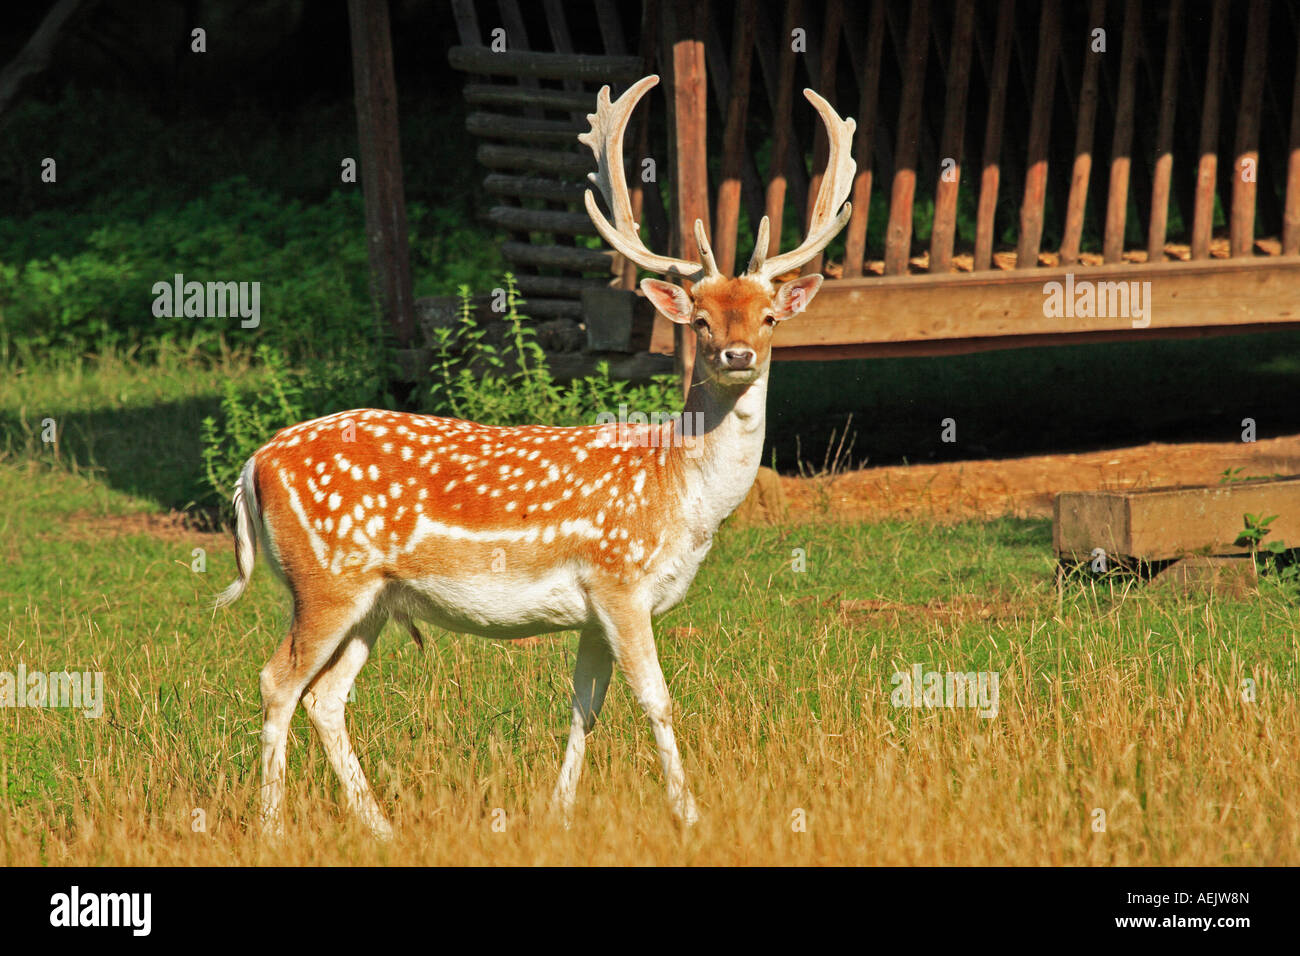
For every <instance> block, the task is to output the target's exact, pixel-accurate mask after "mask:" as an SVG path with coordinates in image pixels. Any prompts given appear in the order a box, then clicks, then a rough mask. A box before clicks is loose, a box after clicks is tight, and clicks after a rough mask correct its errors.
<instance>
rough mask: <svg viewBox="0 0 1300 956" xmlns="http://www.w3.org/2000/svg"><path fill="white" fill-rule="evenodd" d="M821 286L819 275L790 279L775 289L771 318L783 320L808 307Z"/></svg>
mask: <svg viewBox="0 0 1300 956" xmlns="http://www.w3.org/2000/svg"><path fill="white" fill-rule="evenodd" d="M821 287H822V277H821V276H819V275H811V276H800V277H799V278H798V279H791V280H790V281H789V282H787V283H786V284H785V285H783V286H781V288H780V289H778V290H777V293H776V297H775V298H774V299H773V300H772V318H774V319H776V320H777V321H778V322H784V321H785V320H786V319H788V318H790V317H791V316H794V315H798V314H799V313H800V312H802V311H803V310H804V309H806V308H808V305H809V304H810V303H811V302H812V300H813V296H815V295H816V294H817V290H818V289H820V288H821Z"/></svg>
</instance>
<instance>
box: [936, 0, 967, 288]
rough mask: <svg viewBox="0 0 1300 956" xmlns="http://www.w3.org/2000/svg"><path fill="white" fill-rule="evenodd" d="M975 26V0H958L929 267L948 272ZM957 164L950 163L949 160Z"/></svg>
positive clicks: (954, 228) (945, 99)
mask: <svg viewBox="0 0 1300 956" xmlns="http://www.w3.org/2000/svg"><path fill="white" fill-rule="evenodd" d="M974 26H975V5H974V3H973V2H972V0H959V2H958V4H957V15H956V17H955V18H954V20H953V25H952V54H951V56H952V59H951V61H950V62H949V64H948V87H947V90H946V94H945V96H944V106H943V138H942V141H941V142H940V144H939V152H940V153H941V154H942V155H941V156H940V157H939V163H940V167H941V168H940V170H939V179H938V182H937V183H936V185H935V187H934V195H935V199H934V229H933V231H932V232H931V234H930V271H931V272H947V271H948V269H949V267H950V266H951V265H952V245H953V240H954V239H955V238H956V235H957V190H958V189H959V188H960V187H961V161H962V143H963V142H964V140H965V138H966V90H967V88H968V87H969V86H970V58H971V35H972V33H973V32H974ZM950 159H951V160H952V161H953V163H954V166H953V167H951V168H944V167H947V163H948V160H950Z"/></svg>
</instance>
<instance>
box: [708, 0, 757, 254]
mask: <svg viewBox="0 0 1300 956" xmlns="http://www.w3.org/2000/svg"><path fill="white" fill-rule="evenodd" d="M757 23H758V16H757V10H756V0H740V4H739V6H738V7H737V9H736V24H735V29H734V30H733V31H732V40H731V88H730V90H729V93H730V96H729V97H728V101H727V128H726V132H725V133H723V136H722V183H721V184H720V185H719V186H718V206H717V209H718V214H717V216H716V217H715V218H714V223H713V253H714V256H715V257H716V258H717V260H718V268H719V269H721V270H722V271H723V273H724V274H726V275H733V274H734V270H735V268H736V245H737V237H736V233H737V231H738V229H739V227H740V182H741V169H742V163H743V162H744V158H745V119H746V117H747V116H748V114H749V74H750V59H751V57H752V54H753V50H754V32H755V30H756V28H757Z"/></svg>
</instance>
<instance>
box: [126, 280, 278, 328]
mask: <svg viewBox="0 0 1300 956" xmlns="http://www.w3.org/2000/svg"><path fill="white" fill-rule="evenodd" d="M151 291H152V292H153V294H154V300H153V314H154V316H155V317H156V318H160V319H161V318H171V319H180V318H187V319H195V318H220V319H225V318H235V317H236V316H237V317H238V318H239V319H240V323H239V327H240V328H241V329H255V328H257V327H258V326H259V325H261V324H262V283H260V282H196V281H194V280H190V281H189V282H186V281H185V276H183V275H182V274H181V273H179V272H178V273H176V275H174V276H173V277H172V280H171V281H170V282H167V281H161V282H155V283H154V284H153V289H152V290H151Z"/></svg>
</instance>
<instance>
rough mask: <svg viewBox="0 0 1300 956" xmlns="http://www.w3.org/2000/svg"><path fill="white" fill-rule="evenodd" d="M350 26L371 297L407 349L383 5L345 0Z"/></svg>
mask: <svg viewBox="0 0 1300 956" xmlns="http://www.w3.org/2000/svg"><path fill="white" fill-rule="evenodd" d="M348 23H349V27H350V30H351V42H352V83H353V91H354V97H355V100H356V111H357V136H358V140H359V141H360V144H361V184H362V195H363V197H364V200H365V209H366V250H367V252H368V254H369V259H370V292H371V298H372V299H373V301H374V304H375V312H376V317H377V318H378V319H379V320H380V321H381V323H382V325H381V328H383V326H386V327H387V330H388V331H390V332H391V333H392V335H393V336H394V338H396V340H397V343H398V345H399V346H400V347H402V348H407V347H409V346H411V345H412V344H413V343H414V341H415V300H414V298H413V297H412V294H411V252H410V246H409V236H408V231H407V225H406V193H405V189H404V188H403V185H402V146H401V137H400V134H399V129H400V127H399V126H398V122H397V82H396V80H395V78H394V74H393V47H392V30H391V28H390V27H389V21H388V3H387V0H374V2H368V0H348Z"/></svg>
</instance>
